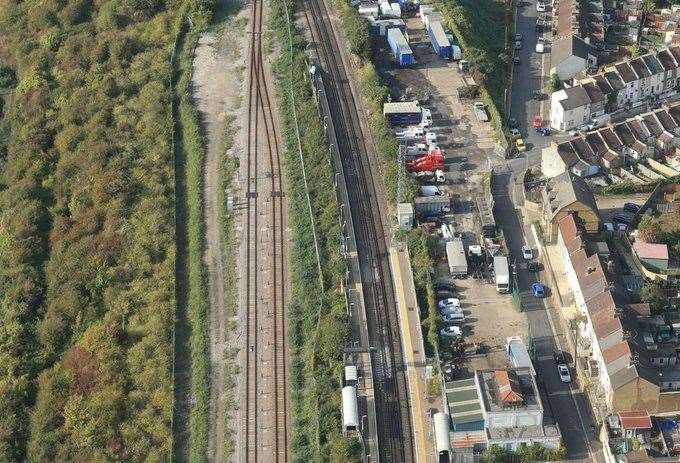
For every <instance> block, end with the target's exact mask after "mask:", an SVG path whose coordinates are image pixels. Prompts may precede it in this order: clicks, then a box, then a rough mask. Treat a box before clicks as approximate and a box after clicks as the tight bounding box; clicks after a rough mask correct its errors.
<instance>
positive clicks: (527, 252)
mask: <svg viewBox="0 0 680 463" xmlns="http://www.w3.org/2000/svg"><path fill="white" fill-rule="evenodd" d="M522 257H524V258H525V259H526V260H531V259H533V258H534V251H532V250H531V248H530V247H529V246H522Z"/></svg>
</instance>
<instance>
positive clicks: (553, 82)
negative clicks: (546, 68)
mask: <svg viewBox="0 0 680 463" xmlns="http://www.w3.org/2000/svg"><path fill="white" fill-rule="evenodd" d="M561 89H562V81H561V80H560V78H559V77H558V76H557V74H551V75H550V82H549V83H548V90H550V91H551V92H556V91H558V90H561Z"/></svg>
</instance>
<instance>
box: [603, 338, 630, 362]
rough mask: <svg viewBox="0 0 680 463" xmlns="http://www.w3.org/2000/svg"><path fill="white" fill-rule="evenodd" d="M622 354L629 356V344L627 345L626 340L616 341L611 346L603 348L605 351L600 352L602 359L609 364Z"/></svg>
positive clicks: (622, 355)
mask: <svg viewBox="0 0 680 463" xmlns="http://www.w3.org/2000/svg"><path fill="white" fill-rule="evenodd" d="M624 356H628V357H630V346H629V345H628V341H621V342H617V343H616V344H614V345H613V346H612V347H610V348H609V349H605V351H604V352H602V358H603V359H604V363H605V364H610V363H612V362H614V361H616V360H618V359H620V358H621V357H624Z"/></svg>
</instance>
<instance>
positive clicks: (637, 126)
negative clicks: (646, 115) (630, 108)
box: [628, 119, 650, 140]
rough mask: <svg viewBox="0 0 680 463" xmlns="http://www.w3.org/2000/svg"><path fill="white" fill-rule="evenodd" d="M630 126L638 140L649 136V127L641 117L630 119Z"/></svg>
mask: <svg viewBox="0 0 680 463" xmlns="http://www.w3.org/2000/svg"><path fill="white" fill-rule="evenodd" d="M628 128H629V129H630V131H631V132H632V133H633V135H634V136H635V138H637V139H638V140H644V139H646V138H648V137H649V135H650V133H649V131H648V130H647V127H645V125H644V124H643V123H642V121H640V120H639V119H631V120H629V121H628Z"/></svg>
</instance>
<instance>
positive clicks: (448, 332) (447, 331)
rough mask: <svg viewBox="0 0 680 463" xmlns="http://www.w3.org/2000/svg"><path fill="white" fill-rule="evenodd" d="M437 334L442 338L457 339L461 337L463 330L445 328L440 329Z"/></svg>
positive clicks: (455, 327) (454, 327) (458, 327)
mask: <svg viewBox="0 0 680 463" xmlns="http://www.w3.org/2000/svg"><path fill="white" fill-rule="evenodd" d="M439 334H441V335H442V336H451V337H454V338H459V337H461V336H462V335H463V330H461V329H460V326H447V327H446V328H442V329H441V331H439Z"/></svg>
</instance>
